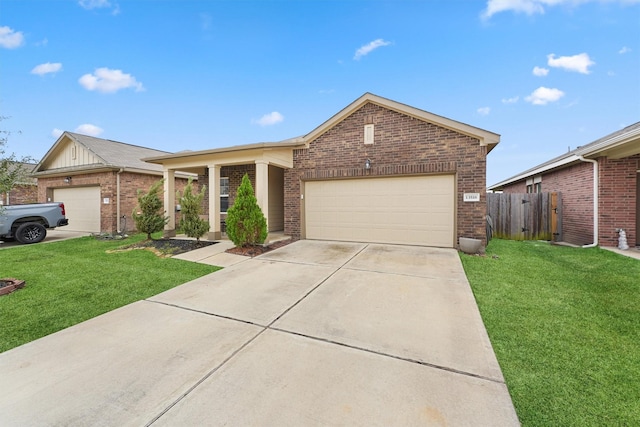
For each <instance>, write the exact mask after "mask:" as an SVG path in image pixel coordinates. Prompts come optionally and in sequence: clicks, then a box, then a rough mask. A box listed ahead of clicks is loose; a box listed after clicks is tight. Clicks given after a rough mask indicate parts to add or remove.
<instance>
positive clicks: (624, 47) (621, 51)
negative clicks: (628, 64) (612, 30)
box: [618, 46, 631, 55]
mask: <svg viewBox="0 0 640 427" xmlns="http://www.w3.org/2000/svg"><path fill="white" fill-rule="evenodd" d="M629 52H631V48H630V47H626V46H623V47H622V49H620V50H619V51H618V53H619V54H620V55H624V54H625V53H629Z"/></svg>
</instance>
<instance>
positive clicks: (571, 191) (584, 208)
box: [504, 155, 640, 246]
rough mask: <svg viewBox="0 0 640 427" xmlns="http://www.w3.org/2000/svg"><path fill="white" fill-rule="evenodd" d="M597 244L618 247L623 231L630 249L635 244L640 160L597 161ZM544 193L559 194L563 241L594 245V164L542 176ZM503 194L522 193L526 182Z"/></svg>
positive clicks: (506, 189)
mask: <svg viewBox="0 0 640 427" xmlns="http://www.w3.org/2000/svg"><path fill="white" fill-rule="evenodd" d="M597 160H598V174H599V190H598V211H599V220H598V243H599V245H601V246H617V245H618V233H617V232H616V229H620V228H622V229H624V230H625V231H626V233H627V241H628V242H629V244H630V245H633V243H634V242H637V239H638V236H637V233H638V230H637V219H636V218H637V206H638V201H637V194H638V190H637V185H638V177H637V175H638V174H637V170H638V169H639V168H640V156H639V155H636V156H632V157H626V158H623V159H619V160H612V159H607V158H604V157H602V158H599V159H597ZM542 191H543V192H560V193H562V228H563V229H562V233H563V241H565V242H568V243H573V244H576V245H585V244H590V243H593V240H594V239H593V164H592V163H585V162H582V163H576V164H574V165H572V166H569V167H566V168H564V169H559V170H555V171H551V172H547V173H545V174H543V175H542ZM504 192H505V193H524V192H525V181H519V182H516V183H513V184H512V185H509V186H508V187H505V188H504Z"/></svg>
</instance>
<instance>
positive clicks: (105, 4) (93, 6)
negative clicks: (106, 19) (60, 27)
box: [78, 0, 111, 10]
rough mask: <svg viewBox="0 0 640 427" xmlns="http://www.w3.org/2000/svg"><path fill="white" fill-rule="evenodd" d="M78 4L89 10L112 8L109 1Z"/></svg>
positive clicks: (84, 1) (92, 0)
mask: <svg viewBox="0 0 640 427" xmlns="http://www.w3.org/2000/svg"><path fill="white" fill-rule="evenodd" d="M78 4H79V5H80V7H82V8H84V9H87V10H91V9H101V8H103V7H111V2H110V1H109V0H79V1H78Z"/></svg>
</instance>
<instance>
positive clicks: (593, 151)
mask: <svg viewBox="0 0 640 427" xmlns="http://www.w3.org/2000/svg"><path fill="white" fill-rule="evenodd" d="M639 137H640V128H637V129H633V130H631V131H629V132H625V133H623V134H621V135H617V136H615V137H613V138H610V139H607V140H604V141H602V142H600V143H598V144H595V145H593V146H588V145H587V146H585V147H583V148H579V149H577V150H576V153H577V154H579V155H582V156H593V155H597V154H599V153H600V152H601V151H606V150H610V149H612V148H616V147H618V146H620V145H623V144H626V143H627V142H631V141H633V140H634V139H636V138H639Z"/></svg>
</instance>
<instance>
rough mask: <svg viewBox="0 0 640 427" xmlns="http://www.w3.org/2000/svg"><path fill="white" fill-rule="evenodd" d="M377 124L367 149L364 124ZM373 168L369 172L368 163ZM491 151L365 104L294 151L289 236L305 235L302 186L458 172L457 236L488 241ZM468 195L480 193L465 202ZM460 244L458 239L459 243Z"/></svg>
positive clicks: (288, 187) (288, 182) (288, 180)
mask: <svg viewBox="0 0 640 427" xmlns="http://www.w3.org/2000/svg"><path fill="white" fill-rule="evenodd" d="M368 123H373V124H374V125H375V130H374V132H375V134H374V140H375V143H374V144H373V145H365V144H364V143H363V140H364V125H365V124H368ZM367 158H369V159H371V163H372V166H371V169H370V170H369V171H366V170H365V169H364V161H365V159H367ZM485 168H486V147H483V146H480V144H479V141H478V140H477V139H474V138H471V137H469V136H466V135H462V134H459V133H457V132H454V131H451V130H449V129H445V128H441V127H438V126H436V125H433V124H430V123H426V122H424V121H421V120H418V119H414V118H412V117H409V116H406V115H404V114H401V113H397V112H394V111H391V110H388V109H386V108H383V107H380V106H377V105H375V104H371V103H368V104H365V105H364V106H362V107H361V108H360V109H359V110H357V111H355V112H354V113H353V114H352V115H350V116H349V117H347V118H346V119H345V120H343V121H342V122H340V123H338V124H337V125H336V126H334V127H333V128H331V129H330V130H329V131H327V132H325V133H324V134H323V135H321V136H319V137H318V138H317V139H316V140H314V141H311V142H310V144H309V148H308V149H298V150H294V169H289V170H286V171H285V177H284V180H285V233H286V234H287V235H291V236H294V237H300V235H301V229H300V225H301V224H300V214H301V212H300V209H301V208H300V182H301V181H304V180H308V179H335V178H344V177H359V176H378V177H381V176H398V175H427V174H456V181H457V195H456V199H457V200H456V205H457V218H456V223H457V236H458V237H473V238H478V239H482V240H483V242H484V241H485V237H486V236H485V215H486V197H485V171H486V169H485ZM463 193H480V198H481V200H480V202H479V203H469V202H467V203H464V202H463V201H462V197H463ZM456 243H457V239H456Z"/></svg>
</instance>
